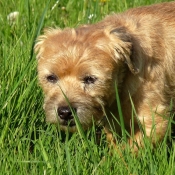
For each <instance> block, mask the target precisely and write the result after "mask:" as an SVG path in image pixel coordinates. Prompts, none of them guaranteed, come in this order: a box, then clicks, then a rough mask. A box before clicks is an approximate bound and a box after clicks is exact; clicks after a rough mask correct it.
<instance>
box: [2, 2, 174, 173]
mask: <svg viewBox="0 0 175 175" xmlns="http://www.w3.org/2000/svg"><path fill="white" fill-rule="evenodd" d="M155 2H161V1H159V0H157V1H156V0H154V1H153V0H152V1H151V0H145V1H141V0H140V1H139V0H134V1H131V0H122V1H121V0H110V1H102V0H101V1H99V0H84V1H76V0H59V1H55V0H50V1H49V0H48V1H41V0H23V1H17V0H11V1H10V0H1V1H0V174H3V175H4V174H31V175H33V174H54V175H55V174H58V175H68V174H69V175H73V174H76V175H82V174H83V175H84V174H87V175H89V174H92V175H93V174H94V175H97V174H99V175H103V174H104V175H114V174H115V175H116V174H117V175H119V174H122V175H123V174H157V175H161V174H162V175H165V174H168V175H169V174H172V175H173V174H175V164H174V157H175V145H174V144H172V147H171V148H169V147H167V144H166V142H163V143H162V144H161V145H158V146H157V149H155V150H152V149H151V146H150V145H149V143H147V142H146V143H145V144H148V145H147V146H145V148H143V149H141V150H140V151H139V153H138V155H137V157H136V156H135V155H133V154H131V153H130V149H129V147H128V146H127V144H126V147H125V149H122V146H120V144H119V146H118V150H119V152H118V151H113V148H111V149H110V151H109V147H108V146H107V143H106V140H105V134H104V133H102V139H101V140H100V142H99V144H96V142H97V141H96V138H95V137H94V135H95V129H94V128H92V130H90V131H88V132H87V133H83V132H82V131H81V130H80V131H81V132H78V133H75V134H73V135H70V133H62V132H61V131H60V130H59V128H58V127H55V126H53V125H50V124H46V123H45V121H44V118H45V115H44V113H43V109H42V103H43V95H42V92H41V89H40V88H39V86H38V83H37V71H36V60H35V55H34V54H33V50H32V49H33V45H34V42H35V38H36V36H38V35H39V34H40V32H42V29H43V28H44V27H47V26H52V27H55V26H59V27H61V28H64V27H76V26H78V25H79V24H82V23H94V22H96V21H98V20H100V19H102V18H103V17H104V16H105V15H107V14H110V13H113V12H121V11H124V10H126V9H128V8H130V7H135V6H140V5H147V4H151V3H155ZM13 11H18V12H19V16H18V18H17V19H16V20H15V21H13V22H10V21H8V20H7V16H8V14H9V13H11V12H13ZM118 105H119V104H118ZM123 136H125V133H123ZM121 140H122V138H121ZM121 145H122V144H121ZM120 153H122V156H121V154H120ZM111 154H112V155H111Z"/></svg>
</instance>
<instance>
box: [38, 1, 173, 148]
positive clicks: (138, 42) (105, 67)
mask: <svg viewBox="0 0 175 175" xmlns="http://www.w3.org/2000/svg"><path fill="white" fill-rule="evenodd" d="M35 51H36V52H37V59H38V76H39V82H40V84H41V87H42V88H43V91H44V94H45V104H44V109H45V112H46V119H47V121H49V122H52V123H59V124H60V127H61V129H63V130H66V129H67V126H65V124H64V121H63V120H62V119H60V117H59V115H58V114H57V109H58V108H59V107H60V106H68V103H67V100H66V99H65V96H66V97H67V99H68V101H69V103H70V105H71V106H72V107H73V108H75V109H76V114H77V116H78V118H79V120H80V123H81V124H82V126H83V128H85V129H87V128H89V127H90V126H91V125H92V121H93V120H94V121H95V122H96V123H98V122H102V121H103V125H104V128H105V130H106V132H107V136H108V139H112V134H111V127H110V125H109V122H110V123H111V126H113V124H114V125H115V126H114V127H113V128H112V129H113V130H114V131H116V132H117V133H118V134H121V128H120V126H119V125H118V124H117V122H116V120H115V119H114V118H113V117H112V115H111V113H112V114H113V115H114V116H115V117H116V118H117V119H118V120H119V114H118V108H117V102H116V95H115V93H116V90H115V84H116V85H117V87H118V91H119V97H120V102H121V108H122V113H123V116H124V124H125V128H126V130H127V131H128V132H129V133H131V128H132V125H133V124H134V140H135V141H137V143H138V145H140V144H141V140H142V138H143V136H144V135H143V133H142V132H141V129H140V128H139V124H138V123H141V124H142V127H143V129H145V132H146V135H147V136H148V137H151V139H152V142H153V143H154V142H156V141H158V140H162V139H163V137H164V136H165V133H166V130H167V126H168V119H169V116H170V110H172V111H173V109H174V104H173V105H172V108H171V109H170V103H171V102H172V103H173V102H174V97H175V2H170V3H161V4H156V5H152V6H146V7H140V8H135V9H130V10H128V11H126V12H124V13H121V14H116V15H112V16H107V17H106V18H105V19H104V20H102V21H101V22H99V23H97V24H92V25H84V26H80V27H79V28H76V29H71V28H67V29H64V30H61V29H48V30H46V31H45V32H44V34H43V35H41V36H39V38H38V41H37V43H36V45H35ZM49 75H54V76H56V77H57V80H56V82H54V83H52V82H49V81H48V79H47V77H48V76H49ZM88 76H89V77H95V78H96V79H95V81H94V82H93V83H90V84H87V83H85V82H84V79H85V77H88ZM131 100H132V102H133V104H134V107H135V112H136V113H135V112H133V110H132V103H131ZM106 114H107V116H106ZM132 115H134V123H132V122H131V119H132ZM105 117H107V118H108V120H105ZM72 120H73V119H72ZM138 121H139V122H138ZM69 130H70V131H75V130H76V126H72V127H69ZM128 141H129V143H130V144H131V145H132V143H133V142H132V139H129V140H128Z"/></svg>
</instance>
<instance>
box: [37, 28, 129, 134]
mask: <svg viewBox="0 0 175 175" xmlns="http://www.w3.org/2000/svg"><path fill="white" fill-rule="evenodd" d="M130 47H131V45H130V43H129V42H126V41H125V42H124V41H122V40H121V39H120V38H119V37H118V36H117V35H116V34H114V33H111V30H109V29H107V30H104V29H99V30H96V29H95V28H94V27H92V26H90V27H88V26H84V27H81V28H78V29H76V30H75V29H64V30H60V29H50V30H47V31H46V32H45V33H44V35H42V36H40V37H39V39H38V42H37V44H36V45H35V50H36V52H37V53H38V54H37V59H38V77H39V82H40V84H41V87H42V89H43V91H44V95H45V102H44V110H45V112H46V120H47V121H49V122H51V123H59V124H60V128H61V129H63V130H66V129H67V127H68V126H69V131H72V132H73V131H75V130H76V124H75V119H74V115H73V113H75V114H76V116H77V117H78V119H79V121H80V123H81V125H82V127H83V128H84V129H87V128H89V127H90V126H91V125H92V123H93V122H95V123H96V122H99V121H100V120H102V119H103V117H104V111H105V108H106V107H110V105H111V104H112V103H113V101H114V99H115V83H116V84H117V85H118V84H120V82H121V81H122V74H123V72H124V71H123V69H124V67H125V64H124V61H125V59H126V58H125V57H127V56H129V54H130V52H129V51H130Z"/></svg>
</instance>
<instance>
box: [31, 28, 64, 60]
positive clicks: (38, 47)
mask: <svg viewBox="0 0 175 175" xmlns="http://www.w3.org/2000/svg"><path fill="white" fill-rule="evenodd" d="M61 31H62V30H61V29H59V28H56V29H55V28H46V29H44V33H43V34H42V35H40V36H38V37H37V39H36V43H35V45H34V52H35V53H36V58H37V59H40V58H41V57H42V54H43V53H44V51H45V50H46V48H47V47H48V46H49V48H50V50H51V48H52V47H54V45H51V44H50V43H49V42H48V40H49V38H51V37H53V36H56V35H57V34H59V33H60V32H61ZM46 40H47V41H46ZM47 52H49V50H48V49H47Z"/></svg>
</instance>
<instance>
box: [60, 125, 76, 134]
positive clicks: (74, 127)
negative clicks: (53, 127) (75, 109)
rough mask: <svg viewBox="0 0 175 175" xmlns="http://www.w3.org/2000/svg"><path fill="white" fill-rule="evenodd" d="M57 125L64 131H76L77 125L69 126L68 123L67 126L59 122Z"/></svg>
mask: <svg viewBox="0 0 175 175" xmlns="http://www.w3.org/2000/svg"><path fill="white" fill-rule="evenodd" d="M59 127H60V130H61V131H65V132H67V131H68V132H72V133H73V132H77V127H76V125H74V126H69V125H67V126H65V125H61V124H59Z"/></svg>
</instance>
